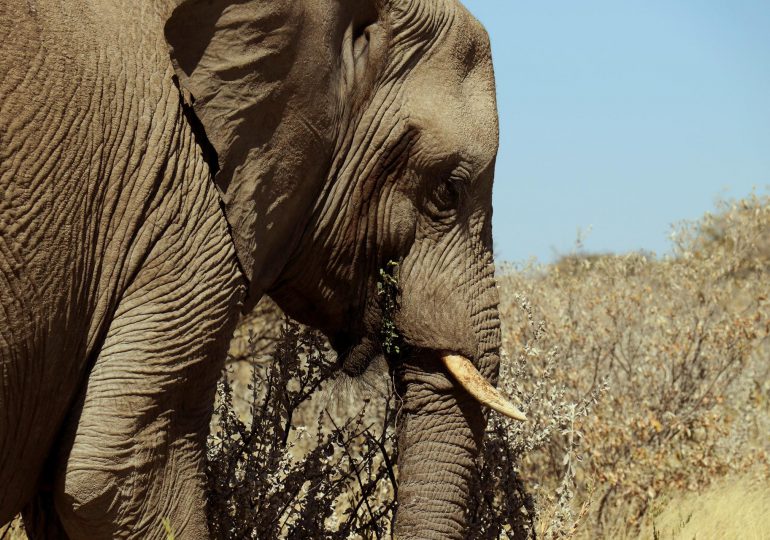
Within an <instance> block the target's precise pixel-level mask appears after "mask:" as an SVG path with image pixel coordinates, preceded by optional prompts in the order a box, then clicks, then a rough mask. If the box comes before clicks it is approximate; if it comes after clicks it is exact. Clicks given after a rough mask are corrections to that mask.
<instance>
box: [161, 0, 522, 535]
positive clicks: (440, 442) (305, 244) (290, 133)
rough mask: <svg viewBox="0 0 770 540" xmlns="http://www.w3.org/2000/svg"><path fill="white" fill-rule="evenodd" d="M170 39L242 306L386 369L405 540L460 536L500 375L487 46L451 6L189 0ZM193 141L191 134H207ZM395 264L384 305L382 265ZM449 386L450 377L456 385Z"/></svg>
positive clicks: (392, 1)
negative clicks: (236, 267) (244, 295)
mask: <svg viewBox="0 0 770 540" xmlns="http://www.w3.org/2000/svg"><path fill="white" fill-rule="evenodd" d="M166 38H167V40H168V42H169V45H170V47H171V52H172V59H173V60H174V64H175V68H176V74H177V76H178V78H179V82H180V86H181V89H182V92H183V95H184V97H185V100H186V102H187V103H188V105H190V106H191V109H192V111H194V113H195V114H194V118H193V121H194V122H195V123H198V122H199V123H200V127H201V128H202V129H200V130H199V132H200V134H201V141H202V145H203V146H204V147H205V148H207V149H208V153H209V158H210V159H209V162H210V164H211V167H212V169H213V171H214V173H215V181H216V183H217V185H218V187H219V189H220V192H221V194H222V198H223V205H224V209H225V213H226V216H227V218H228V222H229V223H230V226H231V228H232V234H233V238H234V240H235V244H236V251H237V253H238V258H239V261H240V263H241V265H242V269H243V272H244V274H245V275H246V277H247V279H248V280H249V282H250V293H249V294H250V298H251V299H252V302H253V301H254V300H256V299H258V298H259V297H260V296H261V295H262V294H263V293H267V294H269V295H271V296H272V297H273V298H274V299H275V300H276V301H277V302H278V304H279V305H280V306H281V307H282V308H283V309H284V310H285V311H286V312H287V313H289V314H290V315H292V316H293V317H295V318H296V319H298V320H300V321H302V322H305V323H308V324H310V325H313V326H315V327H317V328H319V329H321V330H322V331H323V332H325V333H326V334H327V335H328V336H329V338H330V340H331V342H332V345H333V346H334V348H335V349H336V350H337V352H338V353H339V356H340V361H341V363H342V366H343V369H345V370H346V371H347V372H348V373H350V374H360V373H362V372H363V371H364V370H365V369H366V367H367V365H368V364H369V362H370V361H371V360H372V359H373V358H374V357H376V356H377V355H380V354H383V347H382V344H381V329H382V327H383V324H384V322H385V320H386V319H387V320H389V322H391V323H392V324H393V326H394V329H395V332H397V333H398V335H399V336H400V340H401V343H402V344H403V347H402V349H403V350H402V351H401V353H402V354H400V355H387V356H388V358H389V361H390V364H391V368H392V370H393V372H394V374H395V380H396V385H397V389H398V391H399V393H400V395H401V397H402V399H403V405H402V411H401V414H400V421H399V425H398V429H399V448H400V462H399V494H398V495H399V511H398V517H397V521H396V534H397V535H398V536H399V537H400V538H460V537H462V535H463V530H464V528H465V525H466V520H467V516H466V510H467V504H468V500H469V497H470V489H471V484H472V480H473V476H474V470H475V460H476V457H477V454H478V451H479V446H480V444H481V437H482V434H483V431H484V426H485V416H484V413H483V410H482V407H481V404H480V402H483V403H484V404H486V405H488V406H491V407H493V408H496V409H497V410H499V411H501V412H503V413H505V414H508V415H509V416H513V417H521V414H520V413H518V411H516V410H515V408H513V407H512V406H511V405H510V404H508V403H506V402H505V401H504V400H503V399H502V398H501V397H500V395H499V394H498V393H497V391H496V390H495V389H494V388H493V386H492V385H491V384H490V382H491V383H494V381H495V379H496V376H497V370H498V364H499V356H498V353H499V346H500V330H499V316H498V312H497V302H498V293H497V289H496V285H495V281H494V267H493V259H492V234H491V218H492V179H493V171H494V164H495V156H496V152H497V137H498V133H497V129H498V128H497V112H496V104H495V88H494V74H493V71H492V62H491V55H490V46H489V41H488V37H487V35H486V33H485V31H484V30H483V28H482V27H481V25H480V24H479V23H478V22H477V21H476V20H475V19H473V17H472V16H471V15H470V14H469V13H468V12H467V11H466V10H465V9H464V8H463V7H462V6H461V5H460V4H459V3H458V2H456V1H455V0H301V1H300V0H251V1H241V2H233V1H225V0H189V1H187V2H185V3H182V4H181V5H180V6H179V7H177V8H176V9H175V11H174V12H173V13H172V15H171V17H170V18H169V21H168V23H167V25H166ZM204 137H205V138H204ZM389 261H397V262H398V276H397V280H398V287H399V291H400V293H399V295H398V298H397V308H396V309H395V310H393V312H392V313H386V312H385V311H387V310H384V309H383V302H382V296H381V294H378V281H379V279H380V269H382V268H384V267H386V266H387V264H388V262H389ZM450 374H452V375H450Z"/></svg>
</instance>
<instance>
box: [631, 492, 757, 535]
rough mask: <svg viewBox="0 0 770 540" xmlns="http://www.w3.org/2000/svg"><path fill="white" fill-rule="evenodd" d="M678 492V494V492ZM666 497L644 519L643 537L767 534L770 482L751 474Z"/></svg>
mask: <svg viewBox="0 0 770 540" xmlns="http://www.w3.org/2000/svg"><path fill="white" fill-rule="evenodd" d="M677 495H678V496H677ZM677 495H674V496H672V497H670V498H667V499H666V500H665V501H663V502H662V503H661V504H660V505H656V506H657V507H656V508H655V509H654V510H653V511H652V512H651V516H650V517H649V518H648V519H646V520H645V523H644V526H643V527H642V530H641V533H640V534H639V538H642V539H645V540H648V539H649V540H693V539H697V540H763V539H765V540H766V539H767V538H770V485H768V484H767V482H762V481H757V480H756V479H754V478H751V477H735V478H731V479H729V480H723V481H721V482H719V483H717V484H715V485H713V486H712V487H711V488H709V489H707V490H705V491H703V492H702V493H689V492H685V493H680V494H677Z"/></svg>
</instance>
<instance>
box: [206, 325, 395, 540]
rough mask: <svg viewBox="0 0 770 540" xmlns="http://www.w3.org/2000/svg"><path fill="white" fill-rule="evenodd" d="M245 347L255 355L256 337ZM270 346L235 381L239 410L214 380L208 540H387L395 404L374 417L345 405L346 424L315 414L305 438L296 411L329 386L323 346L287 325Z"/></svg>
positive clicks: (224, 385) (223, 384)
mask: <svg viewBox="0 0 770 540" xmlns="http://www.w3.org/2000/svg"><path fill="white" fill-rule="evenodd" d="M248 342H249V344H250V348H251V350H250V355H251V356H252V357H253V356H255V355H256V354H257V351H258V349H257V346H255V344H257V343H258V340H257V338H256V337H255V336H253V335H252V338H251V339H249V341H248ZM275 345H276V346H275V350H274V353H273V354H272V356H271V357H270V358H269V360H268V361H267V362H263V363H254V364H253V365H252V368H251V370H250V377H249V382H248V383H247V384H246V385H241V392H240V395H239V396H237V397H236V399H240V400H242V401H243V402H245V403H246V404H247V410H246V411H244V410H243V409H242V408H241V414H239V412H238V410H237V408H236V406H235V405H234V402H233V399H234V395H233V394H234V393H233V390H232V383H231V381H230V379H231V377H227V376H226V377H223V379H222V380H221V381H220V385H219V388H218V392H217V406H216V413H215V418H214V421H213V423H212V434H211V436H210V437H209V454H208V468H207V475H208V479H209V490H210V505H209V523H210V527H211V532H212V536H213V537H214V538H220V539H228V540H229V539H232V540H235V539H238V540H241V539H249V538H251V539H259V540H263V539H264V540H270V539H278V538H303V539H304V538H319V539H320V538H385V537H386V534H387V532H388V530H389V524H390V518H391V515H392V513H393V508H394V503H393V497H392V494H391V491H392V489H391V488H392V486H393V485H394V482H395V475H394V472H393V469H392V467H391V466H390V461H389V453H392V451H393V448H394V446H395V445H394V441H393V430H392V429H391V430H389V429H386V428H387V427H388V426H389V425H390V424H391V423H392V420H393V414H394V413H393V407H392V401H391V400H387V401H386V403H385V404H384V405H385V407H384V409H381V411H380V414H379V415H377V414H375V416H376V417H377V418H376V420H375V421H372V414H371V413H370V412H369V411H368V409H367V407H366V405H367V404H366V403H363V404H360V405H362V406H360V407H359V408H358V410H352V407H351V411H350V412H351V414H350V415H349V417H348V418H347V419H346V421H345V422H344V423H337V421H336V420H335V418H334V415H333V414H332V413H330V412H329V411H328V410H327V409H325V408H324V409H321V413H322V416H321V417H318V416H316V417H315V418H316V425H317V426H321V427H322V429H316V430H315V431H316V434H315V436H312V435H311V433H310V431H309V430H308V429H307V428H305V427H303V426H302V425H301V424H302V421H297V415H298V413H299V412H300V409H301V408H303V407H304V408H307V407H308V405H309V404H311V398H312V397H313V396H314V395H316V393H317V391H318V390H319V389H320V388H321V386H322V385H323V384H324V383H327V384H328V383H333V382H334V380H332V375H333V374H334V373H335V371H336V366H335V365H334V364H333V363H332V362H331V361H330V360H329V358H328V356H327V352H328V345H327V344H326V342H325V341H324V340H323V339H322V338H321V337H320V335H319V334H317V333H316V332H313V331H311V330H309V329H307V328H303V327H300V326H299V325H298V324H296V323H294V322H291V321H287V322H286V323H285V324H284V326H283V327H282V329H281V331H280V335H279V336H278V339H277V341H276V343H275ZM247 356H248V355H247ZM244 390H245V393H244ZM379 405H382V404H379ZM244 412H245V414H244ZM306 416H307V415H306ZM305 421H307V418H305ZM323 428H325V429H323Z"/></svg>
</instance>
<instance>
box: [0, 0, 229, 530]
mask: <svg viewBox="0 0 770 540" xmlns="http://www.w3.org/2000/svg"><path fill="white" fill-rule="evenodd" d="M0 6H1V7H2V14H1V15H0V28H2V31H1V32H0V35H2V44H1V45H0V47H2V53H0V64H1V65H0V73H3V74H4V75H3V79H2V81H1V82H0V94H2V96H3V101H2V110H1V112H0V122H2V124H1V125H2V128H1V131H0V133H2V143H1V145H0V148H2V152H3V154H2V160H1V161H0V178H2V184H0V185H1V186H2V194H3V195H2V198H1V199H0V227H2V242H0V253H1V255H0V291H1V292H2V307H3V321H2V325H0V332H2V334H0V336H1V337H2V339H0V361H2V373H3V378H2V387H0V410H1V411H2V414H0V486H3V488H2V489H0V522H2V523H4V522H6V521H8V520H9V519H10V518H11V517H12V516H13V515H14V514H15V513H16V512H18V511H20V510H21V509H22V508H23V507H24V505H28V504H29V503H30V500H31V499H32V497H33V496H34V495H35V494H36V493H37V492H39V491H41V488H43V490H45V486H49V487H48V488H47V489H48V491H49V492H51V493H58V494H59V497H58V501H57V503H58V506H57V507H58V508H59V509H61V510H62V511H61V512H60V515H61V517H62V519H63V520H66V521H67V525H68V527H67V530H68V531H70V532H71V533H72V534H74V533H75V531H77V530H78V527H79V525H78V520H79V519H80V515H81V514H82V516H84V517H85V518H86V519H88V520H92V521H93V520H96V521H101V522H103V523H98V524H97V523H94V524H89V526H88V528H86V529H84V531H90V530H92V529H91V527H94V529H93V530H98V531H99V534H100V536H102V537H105V538H107V537H110V536H112V535H113V534H115V535H117V530H116V529H114V528H113V527H114V525H115V524H117V523H119V522H120V519H121V516H120V515H119V513H120V512H122V511H124V508H128V507H130V506H131V505H130V503H129V501H128V499H129V498H131V499H135V500H136V501H141V502H142V504H141V506H142V507H145V506H146V507H147V510H146V511H144V512H143V513H142V512H140V514H139V515H138V516H137V519H136V520H135V522H134V525H132V527H133V528H134V530H135V532H136V534H137V537H145V538H149V537H151V534H155V533H156V532H157V529H158V523H157V521H156V520H157V515H159V513H158V510H159V509H158V508H152V506H153V505H154V504H156V503H158V504H162V503H163V502H164V497H163V495H162V491H165V490H174V491H176V492H178V493H180V495H181V497H180V498H179V499H178V500H180V501H184V502H185V505H188V504H189V503H191V502H195V501H197V504H195V505H189V506H186V507H185V508H183V509H173V508H167V509H166V511H165V512H164V511H163V510H161V511H160V514H161V515H169V516H170V515H178V516H179V518H178V519H180V520H182V521H187V520H189V521H190V522H191V525H190V527H189V529H190V531H191V537H196V536H204V535H205V532H204V531H205V521H202V520H204V519H205V516H204V515H202V513H201V511H200V508H201V507H202V505H203V500H202V499H201V497H202V493H203V492H202V485H203V484H202V481H203V478H202V476H201V474H202V469H201V463H202V461H201V458H202V456H201V455H200V454H201V452H202V448H203V447H202V444H203V443H204V438H203V437H205V433H206V429H207V426H208V419H209V417H210V408H211V399H212V398H213V386H212V385H213V384H214V383H215V381H216V379H217V377H218V374H219V372H220V370H221V365H222V360H223V356H224V354H225V350H226V346H227V340H228V338H229V334H230V332H231V329H232V327H233V320H234V316H235V315H236V313H237V310H238V305H239V303H240V302H241V300H242V297H243V292H244V281H243V277H242V275H241V273H240V271H239V270H238V264H237V260H236V256H235V251H234V248H233V245H232V241H231V240H230V234H229V231H228V225H227V222H226V220H225V218H224V216H223V214H222V210H221V208H220V201H219V196H218V194H217V192H216V189H215V186H214V185H213V184H212V183H211V180H210V173H209V168H208V166H207V164H206V163H205V162H204V160H203V158H202V155H201V153H200V151H199V149H198V147H197V145H196V143H195V138H194V135H193V133H192V131H191V129H190V127H189V125H188V123H187V121H186V120H185V117H184V111H183V108H182V103H181V101H180V97H179V91H178V89H177V87H176V86H175V85H174V82H173V72H172V68H171V66H170V63H169V62H168V48H167V45H166V43H165V40H164V38H163V35H162V19H161V17H162V14H161V13H160V12H156V11H154V10H153V9H152V8H150V7H149V4H147V5H143V4H134V3H124V2H108V1H106V2H99V3H94V2H88V1H72V2H69V1H68V2H66V3H65V2H56V1H47V0H40V1H35V2H34V3H32V2H30V3H27V2H21V3H17V2H13V3H12V2H3V3H2V4H0ZM137 33H144V34H143V35H142V39H141V40H139V39H137V36H136V34H137ZM138 43H140V44H141V45H142V46H141V47H137V44H138ZM134 88H141V89H142V91H141V92H131V93H129V92H128V91H127V89H134ZM172 304H174V305H175V306H176V307H175V309H173V310H169V309H168V306H170V305H172ZM161 367H162V369H160V368H161ZM159 389H164V391H163V392H159ZM60 452H61V453H60ZM186 453H189V454H191V456H192V457H191V458H187V457H184V458H182V459H180V460H179V461H180V463H181V464H182V465H179V466H178V465H177V463H175V460H176V457H175V456H176V454H186ZM188 462H189V463H192V464H193V465H194V467H192V468H190V467H188V465H187V463H188ZM46 469H48V470H50V471H52V472H51V473H46V472H44V471H45V470H46ZM53 471H55V473H54V472H53ZM164 471H165V472H164ZM117 478H120V482H119V483H120V484H121V485H122V486H124V488H122V489H120V490H116V489H115V488H114V487H115V486H116V482H117V480H116V479H117ZM126 486H131V487H130V489H125V487H126ZM41 496H45V493H44V494H43V495H41ZM196 506H197V508H196ZM142 514H144V515H142ZM196 521H197V522H199V523H196ZM196 530H197V531H198V533H199V535H197V534H196V533H195V531H196ZM150 531H152V533H151V532H150ZM83 537H91V538H94V537H95V536H92V535H90V534H83Z"/></svg>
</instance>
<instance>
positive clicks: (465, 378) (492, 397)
mask: <svg viewBox="0 0 770 540" xmlns="http://www.w3.org/2000/svg"><path fill="white" fill-rule="evenodd" d="M441 360H442V361H443V362H444V366H446V368H447V371H449V373H451V374H452V376H453V377H454V378H455V380H456V381H457V382H458V383H460V386H462V387H463V388H465V390H467V391H468V393H469V394H470V395H472V396H473V397H474V398H476V400H477V401H478V402H479V403H481V404H482V405H486V406H487V407H489V408H490V409H494V410H496V411H497V412H499V413H500V414H504V415H505V416H507V417H508V418H513V419H514V420H520V421H522V422H524V421H526V419H527V417H526V416H524V413H522V412H521V411H520V410H519V409H517V408H516V407H515V406H514V405H513V404H512V403H511V402H510V401H508V400H507V399H505V398H504V397H503V395H502V394H501V393H500V391H499V390H498V389H497V388H495V387H494V386H492V384H491V383H490V382H489V381H488V380H487V379H486V378H484V376H482V375H481V373H479V371H478V370H477V369H476V366H474V365H473V363H472V362H471V361H470V360H468V359H467V358H465V357H464V356H459V355H457V354H451V353H444V354H442V355H441Z"/></svg>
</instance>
